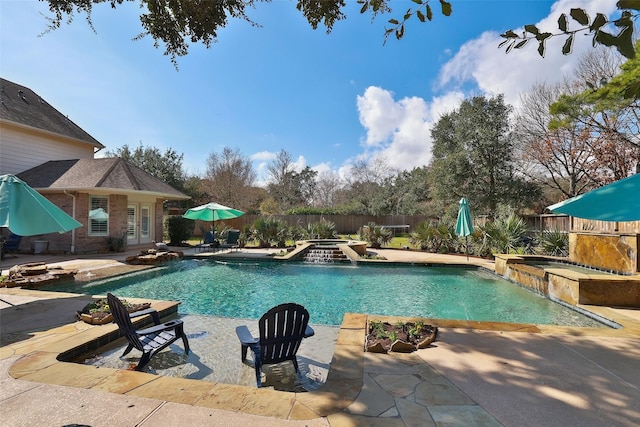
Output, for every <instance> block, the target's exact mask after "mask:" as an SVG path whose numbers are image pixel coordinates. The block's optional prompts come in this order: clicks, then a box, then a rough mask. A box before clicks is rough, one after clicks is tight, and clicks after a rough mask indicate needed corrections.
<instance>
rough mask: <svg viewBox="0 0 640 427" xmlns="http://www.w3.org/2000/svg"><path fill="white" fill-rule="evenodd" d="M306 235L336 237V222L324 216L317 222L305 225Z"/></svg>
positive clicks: (312, 237)
mask: <svg viewBox="0 0 640 427" xmlns="http://www.w3.org/2000/svg"><path fill="white" fill-rule="evenodd" d="M307 237H308V238H310V239H334V238H335V237H336V224H335V222H331V221H327V220H325V219H324V218H323V219H321V220H320V221H319V222H314V223H311V224H309V225H307Z"/></svg>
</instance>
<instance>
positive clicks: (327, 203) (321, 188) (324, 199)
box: [313, 171, 343, 208]
mask: <svg viewBox="0 0 640 427" xmlns="http://www.w3.org/2000/svg"><path fill="white" fill-rule="evenodd" d="M342 187H343V182H342V180H341V179H340V176H339V175H338V174H337V173H335V172H333V171H324V172H321V173H320V174H319V175H318V178H317V179H316V192H315V196H314V198H313V204H314V206H316V207H321V208H333V207H335V206H336V196H337V192H338V191H339V190H340V189H341V188H342Z"/></svg>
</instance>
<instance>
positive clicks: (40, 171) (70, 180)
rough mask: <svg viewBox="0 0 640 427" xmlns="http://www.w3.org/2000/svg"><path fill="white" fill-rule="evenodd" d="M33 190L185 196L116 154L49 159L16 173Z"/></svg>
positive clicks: (184, 197) (179, 197)
mask: <svg viewBox="0 0 640 427" xmlns="http://www.w3.org/2000/svg"><path fill="white" fill-rule="evenodd" d="M18 177H19V178H20V179H22V180H23V181H24V182H26V183H27V184H29V185H30V186H31V187H33V188H35V189H37V190H58V191H63V190H76V191H78V190H84V191H91V190H95V189H101V190H114V191H113V192H117V193H132V192H144V193H147V194H149V195H153V196H156V197H162V198H165V199H171V200H186V199H189V196H187V195H185V194H183V193H182V192H180V191H178V190H176V189H175V188H173V187H171V186H170V185H169V184H166V183H165V182H164V181H162V180H160V179H158V178H156V177H154V176H152V175H150V174H148V173H147V172H145V171H143V170H142V169H140V168H138V167H136V166H134V165H132V164H130V163H128V162H126V161H125V160H123V159H120V158H118V157H113V158H103V159H75V160H52V161H48V162H46V163H43V164H41V165H39V166H36V167H34V168H31V169H29V170H26V171H24V172H21V173H20V174H18Z"/></svg>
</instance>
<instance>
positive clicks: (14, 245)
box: [0, 233, 22, 259]
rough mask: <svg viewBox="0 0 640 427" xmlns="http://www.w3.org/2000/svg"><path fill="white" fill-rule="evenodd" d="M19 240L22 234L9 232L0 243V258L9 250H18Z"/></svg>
mask: <svg viewBox="0 0 640 427" xmlns="http://www.w3.org/2000/svg"><path fill="white" fill-rule="evenodd" d="M21 240H22V236H19V235H17V234H14V233H11V235H10V236H9V237H8V238H7V239H6V240H3V241H2V244H1V246H2V247H1V248H0V259H4V257H5V255H6V254H8V253H9V252H18V250H19V248H20V241H21ZM14 256H15V255H14Z"/></svg>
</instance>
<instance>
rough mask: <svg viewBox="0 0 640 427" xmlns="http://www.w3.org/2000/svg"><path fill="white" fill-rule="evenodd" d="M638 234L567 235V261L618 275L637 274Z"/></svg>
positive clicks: (577, 233)
mask: <svg viewBox="0 0 640 427" xmlns="http://www.w3.org/2000/svg"><path fill="white" fill-rule="evenodd" d="M639 238H640V235H639V234H624V233H619V234H596V233H586V232H585V233H581V232H571V233H569V259H570V260H571V261H572V262H575V263H578V264H582V265H588V266H591V267H597V268H602V269H605V270H613V271H616V272H619V273H637V272H639V271H640V270H639V269H638V246H639V245H638V240H639Z"/></svg>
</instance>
